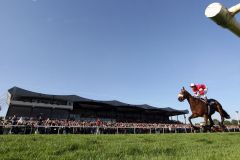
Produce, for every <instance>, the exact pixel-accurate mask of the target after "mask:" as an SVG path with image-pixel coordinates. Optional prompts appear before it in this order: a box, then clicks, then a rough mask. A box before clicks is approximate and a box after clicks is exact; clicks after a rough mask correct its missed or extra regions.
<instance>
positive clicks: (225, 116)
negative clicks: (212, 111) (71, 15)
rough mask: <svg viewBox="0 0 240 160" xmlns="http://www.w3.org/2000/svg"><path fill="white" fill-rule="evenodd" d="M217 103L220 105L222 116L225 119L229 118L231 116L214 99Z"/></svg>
mask: <svg viewBox="0 0 240 160" xmlns="http://www.w3.org/2000/svg"><path fill="white" fill-rule="evenodd" d="M216 102H217V104H218V105H219V106H220V109H221V110H222V113H223V117H224V118H226V119H230V118H231V117H230V116H229V114H228V113H227V112H226V111H225V110H224V109H223V107H222V105H221V104H220V103H219V102H218V101H216Z"/></svg>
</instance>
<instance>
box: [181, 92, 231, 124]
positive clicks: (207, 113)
mask: <svg viewBox="0 0 240 160" xmlns="http://www.w3.org/2000/svg"><path fill="white" fill-rule="evenodd" d="M185 99H187V101H188V103H189V105H190V108H191V111H192V115H191V116H190V117H189V118H188V120H189V122H190V124H191V126H192V127H193V128H194V129H198V127H196V126H194V125H193V124H192V121H191V119H193V118H197V117H204V122H205V126H204V129H209V128H210V129H211V127H213V125H214V122H213V120H212V117H211V116H212V115H213V114H214V113H215V111H217V112H219V114H220V116H221V122H220V126H221V128H222V129H224V125H223V121H224V118H226V119H229V118H230V116H229V114H228V113H227V112H226V111H225V110H224V109H223V108H222V105H221V104H220V103H219V102H218V101H217V100H215V99H208V100H207V102H206V101H204V100H202V99H200V98H196V97H194V96H192V95H191V94H190V93H189V92H188V91H187V90H185V88H184V87H183V88H182V89H181V91H180V93H179V94H178V100H179V101H180V102H183V101H184V100H185ZM208 120H209V121H210V126H208V125H207V124H208ZM208 127H209V128H208Z"/></svg>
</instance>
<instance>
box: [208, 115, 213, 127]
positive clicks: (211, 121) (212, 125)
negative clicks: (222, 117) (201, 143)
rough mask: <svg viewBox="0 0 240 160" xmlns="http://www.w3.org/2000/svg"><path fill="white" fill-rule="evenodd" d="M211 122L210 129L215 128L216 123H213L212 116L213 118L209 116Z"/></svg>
mask: <svg viewBox="0 0 240 160" xmlns="http://www.w3.org/2000/svg"><path fill="white" fill-rule="evenodd" d="M209 121H210V127H213V125H214V122H213V120H212V116H211V115H210V116H209Z"/></svg>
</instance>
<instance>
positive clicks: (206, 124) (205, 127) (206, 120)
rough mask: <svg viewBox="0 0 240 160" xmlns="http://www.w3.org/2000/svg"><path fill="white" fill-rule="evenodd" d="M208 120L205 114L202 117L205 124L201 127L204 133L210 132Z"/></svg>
mask: <svg viewBox="0 0 240 160" xmlns="http://www.w3.org/2000/svg"><path fill="white" fill-rule="evenodd" d="M208 119H209V116H208V115H207V114H205V115H204V122H205V126H204V127H203V128H204V131H207V130H210V129H211V126H208Z"/></svg>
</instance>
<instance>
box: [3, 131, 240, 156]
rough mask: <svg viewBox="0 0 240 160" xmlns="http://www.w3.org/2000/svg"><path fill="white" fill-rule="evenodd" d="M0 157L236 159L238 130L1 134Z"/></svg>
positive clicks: (238, 148)
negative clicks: (230, 131)
mask: <svg viewBox="0 0 240 160" xmlns="http://www.w3.org/2000/svg"><path fill="white" fill-rule="evenodd" d="M0 159H1V160H2V159H9V160H10V159H11V160H14V159H15V160H18V159H19V160H20V159H44V160H45V159H49V160H50V159H51V160H52V159H74V160H76V159H84V160H87V159H94V160H95V159H102V160H107V159H137V160H139V159H144V160H146V159H147V160H150V159H156V160H161V159H164V160H166V159H167V160H172V159H176V160H180V159H189V160H192V159H199V160H220V159H224V160H227V159H229V160H237V159H240V133H198V134H192V133H189V134H152V135H150V134H148V135H1V136H0Z"/></svg>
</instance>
